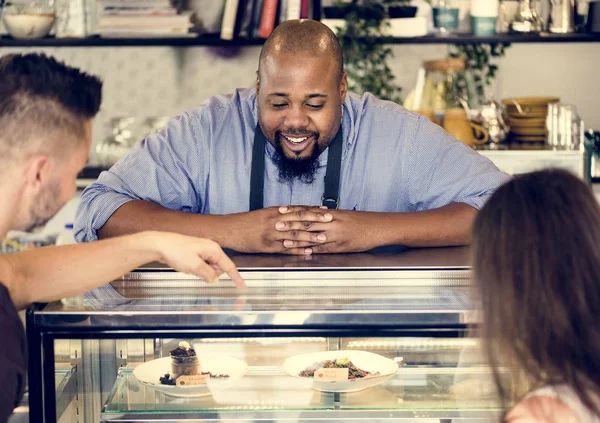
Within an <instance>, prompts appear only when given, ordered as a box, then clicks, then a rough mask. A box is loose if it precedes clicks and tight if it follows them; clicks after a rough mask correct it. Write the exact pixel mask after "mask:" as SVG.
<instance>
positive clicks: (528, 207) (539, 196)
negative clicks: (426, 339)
mask: <svg viewBox="0 0 600 423" xmlns="http://www.w3.org/2000/svg"><path fill="white" fill-rule="evenodd" d="M472 251H473V274H474V278H475V282H476V283H477V286H478V294H479V298H480V300H481V307H482V308H483V315H484V323H483V327H482V331H483V336H484V339H485V340H486V342H485V345H486V353H487V355H488V359H489V362H490V364H491V365H492V367H493V369H494V377H495V381H496V385H497V386H498V390H499V393H500V397H501V399H502V400H503V401H504V403H505V404H508V403H510V402H511V399H512V398H511V397H512V393H511V389H510V387H509V386H508V385H506V384H505V381H503V380H502V378H501V377H500V372H499V370H498V369H499V367H500V366H511V367H512V368H514V369H515V370H516V371H517V372H518V374H519V375H520V376H521V377H524V378H525V380H526V382H527V383H526V385H527V386H529V387H530V390H529V393H528V394H527V395H525V396H524V397H523V398H520V401H519V402H518V403H517V405H516V406H515V407H514V408H512V409H511V410H509V411H508V412H507V414H506V416H505V421H506V422H510V423H517V422H519V423H521V422H557V423H558V422H560V423H567V422H594V423H598V422H600V318H599V317H600V207H599V205H598V203H597V201H596V199H595V198H594V195H593V193H592V191H591V190H590V188H589V187H588V186H586V185H585V184H584V183H583V182H582V181H581V180H580V179H578V178H577V177H575V176H574V175H572V174H570V173H569V172H566V171H564V170H544V171H538V172H533V173H529V174H525V175H521V176H518V177H516V178H514V179H513V180H512V181H510V182H508V183H507V184H505V185H504V186H502V187H501V188H499V189H498V190H497V191H496V192H495V193H494V195H493V196H492V197H491V198H490V200H489V201H488V202H487V204H486V205H485V206H484V207H483V208H482V210H481V211H480V212H479V214H478V216H477V218H476V220H475V223H474V226H473V244H472Z"/></svg>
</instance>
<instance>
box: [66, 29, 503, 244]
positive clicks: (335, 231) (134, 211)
mask: <svg viewBox="0 0 600 423" xmlns="http://www.w3.org/2000/svg"><path fill="white" fill-rule="evenodd" d="M347 87H348V83H347V78H346V74H345V72H344V70H343V59H342V52H341V48H340V44H339V42H338V40H337V38H336V37H335V35H334V34H333V33H332V32H331V31H330V30H329V29H328V28H327V27H326V26H324V25H323V24H321V23H320V22H316V21H311V20H291V21H287V22H285V23H283V24H281V25H279V26H278V27H277V28H276V29H275V31H273V33H272V35H271V36H270V37H269V39H268V40H267V41H266V43H265V44H264V46H263V48H262V51H261V54H260V60H259V63H258V73H257V80H256V87H253V88H251V89H241V90H237V91H235V93H234V94H232V95H227V96H225V95H220V96H215V97H212V98H209V99H208V100H207V101H206V102H205V103H204V104H202V105H201V106H200V107H198V108H196V109H193V110H189V111H187V112H185V113H184V114H183V115H181V116H179V117H176V118H174V119H172V120H171V121H170V123H169V124H168V126H167V127H166V129H164V130H163V131H162V132H160V133H159V134H156V135H151V136H149V137H147V138H146V139H144V140H143V141H142V142H141V143H140V144H139V145H138V146H137V147H136V148H135V149H134V150H133V151H132V152H131V153H130V154H129V155H128V156H127V157H125V158H124V159H123V160H121V161H120V162H119V163H117V164H115V165H114V166H113V167H112V168H111V169H110V171H108V172H104V173H102V175H101V176H100V178H99V179H98V181H97V182H96V183H94V184H92V185H91V186H90V187H89V188H88V189H87V190H86V191H85V192H84V193H83V196H82V203H81V206H80V207H79V210H78V213H77V221H76V227H75V229H76V237H77V239H78V240H79V241H92V240H95V239H97V238H98V237H100V238H103V237H111V236H115V235H120V234H126V233H132V232H139V231H144V230H147V229H155V230H165V231H175V232H179V233H184V234H190V235H195V236H200V237H206V238H210V239H213V240H215V241H217V242H218V243H220V244H221V245H222V246H224V247H227V248H231V249H234V250H237V251H241V252H251V253H255V252H261V253H265V252H269V253H287V254H313V253H337V252H357V251H366V250H370V249H373V248H375V247H379V246H387V245H404V246H447V245H461V244H467V243H468V242H469V239H470V227H471V222H472V220H473V218H474V216H475V214H476V212H477V210H478V209H479V208H480V207H481V206H482V205H483V203H484V202H485V200H486V199H487V198H488V197H489V196H490V195H491V194H492V193H493V191H494V190H495V189H496V187H498V186H499V185H501V184H502V183H503V182H505V181H506V180H507V179H508V176H507V175H506V174H504V173H502V172H500V171H498V169H497V168H496V167H495V166H494V165H493V164H492V163H491V162H490V161H489V160H487V159H486V158H484V157H482V156H481V155H479V154H478V153H477V152H475V151H473V150H472V149H470V148H469V147H467V146H465V145H464V144H462V143H460V142H458V141H456V140H454V139H453V138H452V137H451V136H450V135H448V134H447V133H445V132H444V131H443V129H442V128H440V127H439V126H437V125H434V124H433V123H431V122H430V121H429V120H428V119H425V118H422V117H420V116H419V115H417V114H414V113H411V112H409V111H407V110H406V109H404V108H403V107H401V106H400V105H398V104H395V103H393V102H389V101H383V100H380V99H377V98H376V97H374V96H373V95H371V94H369V93H365V94H364V95H362V96H359V95H355V94H352V93H348V92H347Z"/></svg>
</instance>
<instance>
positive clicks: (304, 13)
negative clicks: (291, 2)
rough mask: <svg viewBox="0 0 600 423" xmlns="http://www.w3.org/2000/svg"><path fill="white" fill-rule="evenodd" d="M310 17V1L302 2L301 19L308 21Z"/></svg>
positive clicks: (304, 0) (303, 0)
mask: <svg viewBox="0 0 600 423" xmlns="http://www.w3.org/2000/svg"><path fill="white" fill-rule="evenodd" d="M309 17H310V0H301V3H300V18H301V19H308V18H309Z"/></svg>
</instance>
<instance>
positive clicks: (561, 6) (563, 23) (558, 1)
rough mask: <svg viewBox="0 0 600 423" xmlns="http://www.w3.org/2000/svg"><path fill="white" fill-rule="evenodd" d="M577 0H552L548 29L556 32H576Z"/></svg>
mask: <svg viewBox="0 0 600 423" xmlns="http://www.w3.org/2000/svg"><path fill="white" fill-rule="evenodd" d="M575 8H576V4H575V0H550V16H549V18H548V31H550V32H552V33H555V34H569V33H571V32H575V10H576V9H575Z"/></svg>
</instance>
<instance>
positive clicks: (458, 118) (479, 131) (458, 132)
mask: <svg viewBox="0 0 600 423" xmlns="http://www.w3.org/2000/svg"><path fill="white" fill-rule="evenodd" d="M443 127H444V129H445V130H446V132H448V133H449V134H450V135H452V136H453V137H454V138H456V139H457V140H459V141H461V142H463V143H465V144H466V145H468V146H470V147H473V146H475V145H479V144H485V143H486V142H488V141H489V139H490V134H489V133H488V131H487V130H486V129H485V128H484V127H483V126H481V125H479V124H477V123H474V122H471V120H470V119H469V118H468V117H467V112H465V111H464V110H463V109H459V108H455V109H448V110H447V111H446V113H445V114H444V126H443ZM473 132H475V134H474V133H473Z"/></svg>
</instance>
